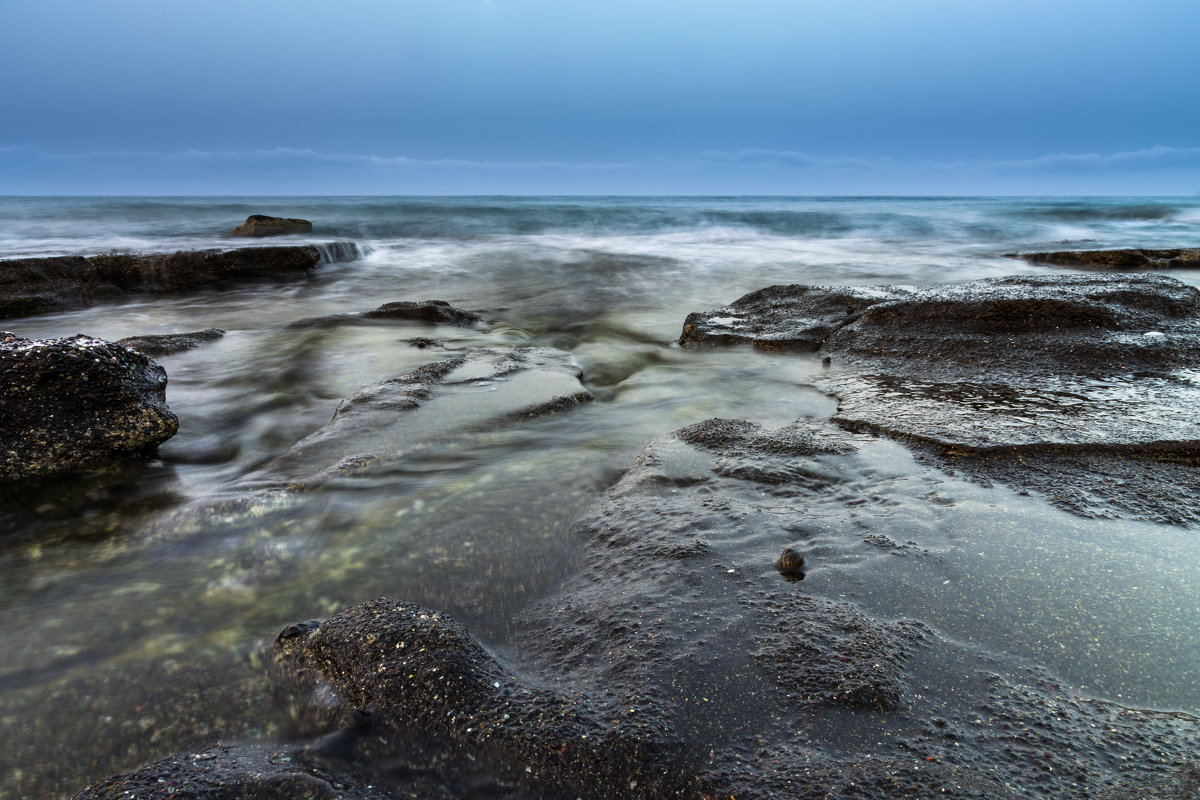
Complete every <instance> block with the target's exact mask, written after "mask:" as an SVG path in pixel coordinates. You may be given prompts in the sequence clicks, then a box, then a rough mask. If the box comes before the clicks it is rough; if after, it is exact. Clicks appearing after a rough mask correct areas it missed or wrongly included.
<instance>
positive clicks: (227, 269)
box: [0, 242, 358, 317]
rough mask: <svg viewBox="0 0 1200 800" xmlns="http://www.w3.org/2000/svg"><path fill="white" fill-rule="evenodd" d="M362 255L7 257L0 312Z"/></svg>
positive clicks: (293, 269) (336, 250) (351, 251)
mask: <svg viewBox="0 0 1200 800" xmlns="http://www.w3.org/2000/svg"><path fill="white" fill-rule="evenodd" d="M357 256H358V248H357V247H356V246H354V245H353V244H350V243H347V242H333V243H331V244H329V245H323V246H316V245H302V246H285V247H279V246H275V247H243V248H238V249H233V250H190V251H180V252H176V253H138V254H132V253H131V254H119V253H110V254H105V255H96V256H55V257H49V258H18V259H9V260H4V261H0V317H17V316H22V315H29V314H39V313H44V312H49V311H61V310H64V309H71V308H81V307H83V306H88V305H91V304H92V303H95V302H98V301H103V300H112V299H117V298H120V297H123V296H125V295H130V294H166V293H172V292H187V291H192V290H195V289H201V288H206V287H219V286H224V285H227V284H229V283H234V282H238V281H246V280H255V279H264V278H271V279H274V280H279V279H289V278H290V279H295V278H302V277H305V276H306V275H308V274H309V273H311V272H312V271H313V270H314V269H316V268H317V267H318V266H319V265H320V264H322V263H329V262H334V261H349V260H352V259H354V258H357Z"/></svg>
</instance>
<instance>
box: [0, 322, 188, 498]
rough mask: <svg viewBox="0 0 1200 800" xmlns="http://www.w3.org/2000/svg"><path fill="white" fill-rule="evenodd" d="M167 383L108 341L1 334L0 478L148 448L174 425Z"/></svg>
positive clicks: (157, 370)
mask: <svg viewBox="0 0 1200 800" xmlns="http://www.w3.org/2000/svg"><path fill="white" fill-rule="evenodd" d="M166 386H167V374H166V372H165V371H164V370H163V368H162V367H160V366H158V365H157V364H155V363H154V362H153V361H151V360H150V359H149V358H148V357H147V356H145V355H143V354H141V353H138V352H135V351H133V350H130V349H129V348H127V347H123V346H121V345H118V344H114V343H112V342H106V341H104V340H101V339H94V338H91V337H89V336H84V335H82V334H80V335H78V336H72V337H68V338H63V339H47V340H32V339H23V338H20V337H18V336H15V335H13V334H10V333H0V396H3V397H4V415H3V417H2V418H0V454H3V456H4V457H3V459H0V481H12V480H18V479H22V478H29V477H36V476H41V475H49V474H53V473H60V472H68V471H73V470H79V469H83V468H86V467H88V466H92V465H96V464H101V463H105V462H108V461H111V460H114V459H117V458H122V457H128V456H136V455H140V454H143V453H146V452H148V451H150V450H152V449H153V448H154V447H156V446H157V445H158V444H160V443H162V442H164V441H166V440H167V439H169V438H171V437H172V436H174V435H175V432H176V431H177V430H178V427H179V422H178V419H177V418H176V417H175V415H174V414H172V413H171V412H170V410H169V409H168V408H167V404H166Z"/></svg>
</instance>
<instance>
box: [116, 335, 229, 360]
mask: <svg viewBox="0 0 1200 800" xmlns="http://www.w3.org/2000/svg"><path fill="white" fill-rule="evenodd" d="M224 335H225V331H223V330H221V329H220V328H208V329H207V330H203V331H193V332H191V333H158V334H148V335H146V336H129V337H126V338H124V339H118V340H117V344H123V345H125V346H126V347H130V348H132V349H134V350H137V351H138V352H139V353H145V354H146V355H148V356H169V355H174V354H175V353H183V352H186V351H188V350H194V349H196V348H197V347H200V346H201V345H202V344H205V343H207V342H215V341H216V340H217V339H220V338H221V337H222V336H224Z"/></svg>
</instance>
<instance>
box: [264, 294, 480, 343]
mask: <svg viewBox="0 0 1200 800" xmlns="http://www.w3.org/2000/svg"><path fill="white" fill-rule="evenodd" d="M364 320H411V321H415V322H428V323H433V324H436V325H455V326H458V327H460V328H470V327H471V326H473V325H475V324H476V323H477V322H479V321H480V320H481V317H480V316H479V315H478V314H476V313H474V312H472V311H464V310H463V309H461V308H455V307H454V306H452V305H450V304H449V303H447V302H446V301H444V300H420V301H411V302H410V301H404V300H402V301H397V302H394V303H385V304H384V305H381V306H380V307H379V308H377V309H375V310H374V311H365V312H363V313H361V314H331V315H329V316H324V317H312V318H310V319H301V320H297V321H295V322H293V323H291V324H290V325H289V326H288V327H289V328H332V327H336V326H338V325H353V324H355V323H360V324H361V323H362V322H363V321H364ZM428 341H432V340H428Z"/></svg>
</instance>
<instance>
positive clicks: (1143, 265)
mask: <svg viewBox="0 0 1200 800" xmlns="http://www.w3.org/2000/svg"><path fill="white" fill-rule="evenodd" d="M1005 257H1006V258H1020V259H1024V260H1025V261H1028V262H1030V263H1033V264H1052V265H1054V266H1056V267H1075V268H1077V269H1101V270H1114V271H1122V272H1124V271H1136V270H1145V269H1200V248H1194V247H1193V248H1176V249H1174V250H1144V249H1140V248H1139V249H1126V250H1059V251H1055V252H1049V253H1006V254H1005Z"/></svg>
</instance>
